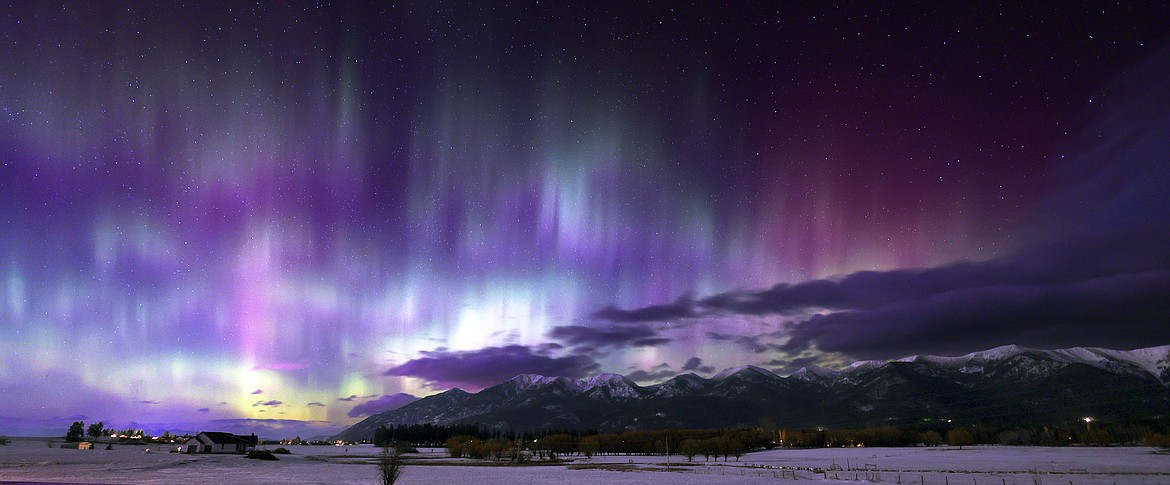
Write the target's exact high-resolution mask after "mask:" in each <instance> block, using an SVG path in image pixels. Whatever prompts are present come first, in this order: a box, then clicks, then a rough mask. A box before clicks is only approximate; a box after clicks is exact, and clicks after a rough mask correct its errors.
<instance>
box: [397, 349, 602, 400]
mask: <svg viewBox="0 0 1170 485" xmlns="http://www.w3.org/2000/svg"><path fill="white" fill-rule="evenodd" d="M599 367H600V366H599V365H598V364H597V362H594V361H593V359H591V358H589V357H586V356H583V355H571V356H565V357H553V356H550V355H548V354H546V353H543V352H540V351H534V350H533V349H531V348H528V347H525V346H522V345H508V346H504V347H485V348H482V349H479V350H472V351H462V352H458V351H447V350H442V351H440V350H435V351H430V352H422V357H420V358H418V359H414V360H410V361H408V362H406V363H405V364H402V365H400V366H397V367H394V368H392V369H390V370H389V371H387V372H386V375H395V376H410V377H419V378H422V379H426V380H427V381H430V382H431V384H432V386H434V387H437V388H447V387H463V388H466V389H467V390H479V389H482V388H485V387H488V386H492V385H495V384H499V383H500V382H503V381H505V380H507V379H511V378H512V377H515V376H516V375H518V374H541V375H546V376H559V377H570V378H581V377H585V376H587V375H590V374H591V373H594V372H596V371H597V370H598V369H599Z"/></svg>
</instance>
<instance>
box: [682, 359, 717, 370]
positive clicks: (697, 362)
mask: <svg viewBox="0 0 1170 485" xmlns="http://www.w3.org/2000/svg"><path fill="white" fill-rule="evenodd" d="M682 370H683V371H696V372H701V373H703V374H710V373H712V372H715V368H714V367H711V366H709V365H703V359H700V358H698V357H691V358H689V359H687V361H686V362H685V363H683V367H682Z"/></svg>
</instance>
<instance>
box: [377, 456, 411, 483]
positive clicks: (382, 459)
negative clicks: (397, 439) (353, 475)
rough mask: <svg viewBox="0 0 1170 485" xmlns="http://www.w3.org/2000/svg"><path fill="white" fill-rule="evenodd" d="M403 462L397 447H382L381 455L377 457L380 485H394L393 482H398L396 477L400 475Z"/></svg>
mask: <svg viewBox="0 0 1170 485" xmlns="http://www.w3.org/2000/svg"><path fill="white" fill-rule="evenodd" d="M391 450H393V451H391ZM405 461H406V460H405V459H403V458H402V451H401V450H400V449H399V447H398V446H394V447H389V446H384V447H382V455H381V456H379V457H378V471H379V472H381V473H382V485H394V482H396V481H398V477H399V476H401V475H402V468H403V466H405Z"/></svg>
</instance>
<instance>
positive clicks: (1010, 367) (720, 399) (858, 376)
mask: <svg viewBox="0 0 1170 485" xmlns="http://www.w3.org/2000/svg"><path fill="white" fill-rule="evenodd" d="M1168 364H1170V345H1163V346H1157V347H1148V348H1143V349H1134V350H1111V349H1102V348H1096V347H1073V348H1068V349H1056V350H1041V349H1032V348H1027V347H1021V346H1016V345H1005V346H1001V347H996V348H993V349H988V350H984V351H980V352H972V353H969V354H965V355H962V356H956V357H946V356H934V355H913V356H908V357H903V358H901V359H896V360H890V361H859V362H855V363H853V364H850V365H849V366H846V367H845V368H843V369H841V370H833V369H826V368H823V367H817V366H806V367H804V368H801V369H799V370H797V371H796V372H793V373H791V374H789V375H788V376H783V377H782V376H779V375H777V374H775V373H773V372H771V371H769V370H767V369H764V368H760V367H757V366H753V365H746V366H740V367H735V368H731V369H727V370H724V371H723V372H720V373H717V374H715V375H713V376H712V377H710V378H704V377H701V376H698V375H696V374H694V373H686V374H679V375H675V376H673V377H671V378H669V379H667V380H664V381H661V382H657V383H654V384H648V385H645V386H643V385H639V384H637V383H636V382H634V381H632V380H630V379H629V378H627V377H625V376H622V375H619V374H612V373H602V374H598V375H596V376H593V377H590V378H584V379H570V378H564V377H550V376H542V375H538V374H520V375H518V376H516V377H513V378H512V379H509V380H507V381H504V382H503V383H501V384H498V385H496V386H491V387H488V388H485V389H483V390H481V391H479V392H477V393H468V392H466V391H462V390H459V389H451V390H448V391H445V392H442V393H439V394H435V395H432V396H428V397H424V398H422V399H420V400H418V401H415V402H413V403H410V404H408V405H405V406H403V407H401V408H399V409H396V410H393V411H387V412H383V413H379V414H376V415H372V416H370V417H368V418H366V419H365V420H363V421H361V422H359V423H357V424H355V425H354V426H352V427H350V428H349V429H347V430H345V431H343V432H342V433H340V434H338V435H337V436H336V438H337V439H343V440H352V441H358V440H362V439H369V438H370V437H372V435H373V431H374V430H375V429H377V428H378V427H379V426H382V425H405V424H421V423H432V424H477V425H481V426H485V427H488V428H493V429H503V430H510V431H525V430H535V429H542V428H552V427H560V428H591V429H601V430H625V429H639V428H661V427H724V426H730V425H734V424H745V425H751V424H755V423H757V422H759V421H760V420H761V419H765V418H766V419H768V420H771V421H772V422H774V423H776V424H778V425H785V426H808V427H814V426H825V425H839V424H865V425H893V424H899V423H912V422H922V420H931V419H953V418H955V417H958V418H962V419H966V420H969V421H972V422H975V421H978V420H980V419H982V420H998V421H1019V422H1025V421H1043V420H1054V419H1073V418H1075V417H1076V416H1081V415H1087V414H1088V413H1092V414H1094V415H1101V416H1102V417H1108V416H1116V417H1117V418H1118V419H1122V418H1124V419H1145V418H1149V417H1165V416H1170V392H1168V389H1170V387H1167V386H1168V385H1170V370H1168V369H1167V365H1168Z"/></svg>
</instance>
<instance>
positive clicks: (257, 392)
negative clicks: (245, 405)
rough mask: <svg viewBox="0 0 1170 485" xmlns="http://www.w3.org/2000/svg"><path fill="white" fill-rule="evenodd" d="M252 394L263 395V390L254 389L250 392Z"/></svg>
mask: <svg viewBox="0 0 1170 485" xmlns="http://www.w3.org/2000/svg"><path fill="white" fill-rule="evenodd" d="M252 394H264V390H263V389H256V390H255V391H252Z"/></svg>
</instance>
